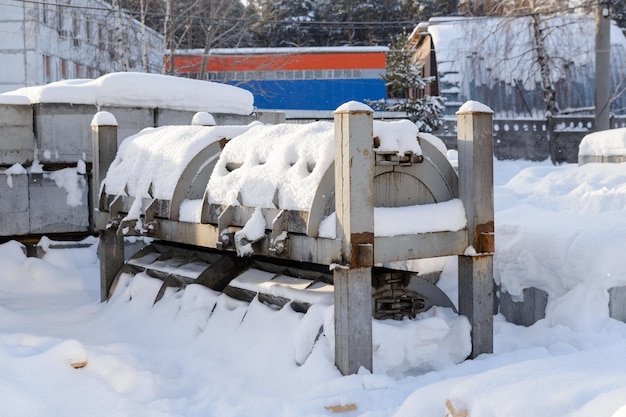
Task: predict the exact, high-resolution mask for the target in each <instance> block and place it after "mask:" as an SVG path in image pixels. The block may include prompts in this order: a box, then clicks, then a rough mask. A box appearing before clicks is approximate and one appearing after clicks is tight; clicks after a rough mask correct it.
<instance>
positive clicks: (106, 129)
mask: <svg viewBox="0 0 626 417" xmlns="http://www.w3.org/2000/svg"><path fill="white" fill-rule="evenodd" d="M91 131H92V147H93V150H92V151H93V170H92V171H93V176H92V177H93V188H92V194H91V199H92V207H93V210H94V213H95V212H97V211H99V208H100V204H99V202H100V186H101V182H102V180H103V179H104V177H105V176H106V172H107V170H108V169H109V166H110V165H111V163H112V162H113V160H114V159H115V154H116V153H117V120H116V119H115V116H113V115H112V114H111V113H108V112H98V113H96V115H95V116H94V118H93V119H92V121H91ZM98 252H99V255H100V300H101V301H106V299H107V298H108V295H109V288H111V283H112V282H113V279H115V275H116V274H117V272H118V271H119V270H120V268H121V267H122V265H124V237H123V236H117V235H116V233H115V230H101V231H100V242H99V246H98Z"/></svg>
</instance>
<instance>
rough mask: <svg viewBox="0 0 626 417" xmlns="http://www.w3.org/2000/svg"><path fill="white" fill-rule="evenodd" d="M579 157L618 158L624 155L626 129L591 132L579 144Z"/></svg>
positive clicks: (625, 152)
mask: <svg viewBox="0 0 626 417" xmlns="http://www.w3.org/2000/svg"><path fill="white" fill-rule="evenodd" d="M578 154H579V155H593V156H616V155H617V156H619V155H626V128H619V129H610V130H603V131H600V132H593V133H590V134H588V135H586V136H585V137H583V140H582V141H581V142H580V147H579V148H578Z"/></svg>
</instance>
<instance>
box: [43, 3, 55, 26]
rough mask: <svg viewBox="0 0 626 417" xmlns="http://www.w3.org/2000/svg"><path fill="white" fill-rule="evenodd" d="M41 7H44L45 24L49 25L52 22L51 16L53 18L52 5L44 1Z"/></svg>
mask: <svg viewBox="0 0 626 417" xmlns="http://www.w3.org/2000/svg"><path fill="white" fill-rule="evenodd" d="M41 7H42V13H41V20H42V22H43V24H44V25H48V24H50V18H51V16H50V15H51V13H52V12H51V10H50V5H49V4H48V3H42V5H41Z"/></svg>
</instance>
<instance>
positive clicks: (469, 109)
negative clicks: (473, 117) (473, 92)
mask: <svg viewBox="0 0 626 417" xmlns="http://www.w3.org/2000/svg"><path fill="white" fill-rule="evenodd" d="M462 113H493V110H491V107H489V106H487V105H486V104H483V103H481V102H479V101H475V100H470V101H466V102H465V103H464V104H463V105H462V106H461V107H459V110H458V111H457V112H456V114H462Z"/></svg>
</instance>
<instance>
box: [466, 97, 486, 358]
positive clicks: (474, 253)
mask: <svg viewBox="0 0 626 417" xmlns="http://www.w3.org/2000/svg"><path fill="white" fill-rule="evenodd" d="M476 108H478V109H480V110H476V109H473V108H472V107H470V110H469V111H463V108H461V110H460V111H459V112H458V113H457V124H458V128H457V131H458V151H459V197H460V198H461V200H462V201H463V205H464V206H465V214H466V217H467V231H468V242H469V244H470V245H471V246H472V247H473V250H472V249H471V248H468V250H466V253H465V254H464V255H461V256H459V261H458V262H459V313H461V314H463V315H464V316H466V317H467V318H468V319H469V321H470V324H471V326H472V353H471V355H470V357H471V358H474V357H476V356H478V355H480V354H482V353H492V352H493V312H494V280H493V252H494V250H495V245H494V209H493V112H492V111H491V110H490V109H488V108H487V107H486V106H483V105H481V106H477V107H476Z"/></svg>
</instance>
